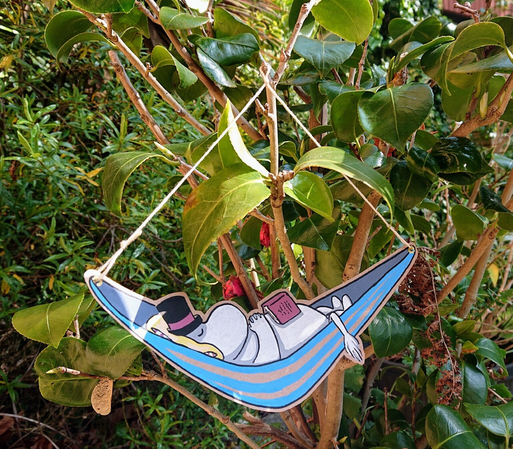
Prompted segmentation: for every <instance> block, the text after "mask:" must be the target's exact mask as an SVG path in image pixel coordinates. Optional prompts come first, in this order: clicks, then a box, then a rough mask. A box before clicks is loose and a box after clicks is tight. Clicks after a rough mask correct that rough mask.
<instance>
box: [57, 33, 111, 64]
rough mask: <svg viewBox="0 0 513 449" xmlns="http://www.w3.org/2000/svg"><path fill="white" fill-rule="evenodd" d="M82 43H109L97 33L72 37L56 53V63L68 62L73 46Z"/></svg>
mask: <svg viewBox="0 0 513 449" xmlns="http://www.w3.org/2000/svg"><path fill="white" fill-rule="evenodd" d="M84 42H109V41H108V40H107V39H106V38H105V37H104V36H102V35H101V34H98V33H81V34H77V35H75V36H73V37H72V38H71V39H70V40H69V41H67V42H66V43H65V44H64V45H63V46H62V47H61V48H60V49H59V51H58V52H57V56H56V57H55V59H57V61H58V62H66V61H67V60H68V56H69V54H70V52H71V50H72V49H73V46H74V45H76V44H81V43H84Z"/></svg>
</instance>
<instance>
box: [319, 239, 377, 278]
mask: <svg viewBox="0 0 513 449" xmlns="http://www.w3.org/2000/svg"><path fill="white" fill-rule="evenodd" d="M352 245H353V237H351V236H349V235H335V238H334V239H333V243H332V244H331V249H330V251H320V250H317V251H315V260H316V261H317V264H316V265H315V276H316V277H317V279H319V281H321V283H322V284H323V285H324V286H325V287H327V288H334V287H336V286H337V285H340V283H341V282H342V281H343V276H342V275H343V273H344V267H345V265H346V263H347V259H348V257H349V254H350V252H351V247H352ZM368 265H369V259H368V257H367V256H364V259H363V261H362V270H365V269H366V268H367V267H368Z"/></svg>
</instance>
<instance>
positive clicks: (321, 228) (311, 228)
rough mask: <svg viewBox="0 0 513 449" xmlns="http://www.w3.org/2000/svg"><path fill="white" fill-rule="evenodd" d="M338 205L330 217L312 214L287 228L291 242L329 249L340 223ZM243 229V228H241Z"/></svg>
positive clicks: (323, 249) (324, 249)
mask: <svg viewBox="0 0 513 449" xmlns="http://www.w3.org/2000/svg"><path fill="white" fill-rule="evenodd" d="M340 217H341V212H340V205H338V204H337V205H336V206H335V207H334V208H333V214H332V216H331V219H330V220H328V219H326V218H324V217H322V216H321V215H318V214H313V215H312V216H311V217H308V218H307V219H305V220H303V221H300V222H299V223H297V224H296V225H294V226H292V227H291V228H289V229H288V230H287V234H288V236H289V239H290V241H291V242H292V243H296V244H297V245H301V246H307V247H309V248H315V249H319V250H322V251H329V250H330V249H331V245H332V243H333V239H334V238H335V235H336V234H337V231H338V226H339V224H340ZM243 229H244V228H243Z"/></svg>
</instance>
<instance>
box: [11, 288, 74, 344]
mask: <svg viewBox="0 0 513 449" xmlns="http://www.w3.org/2000/svg"><path fill="white" fill-rule="evenodd" d="M83 299H84V294H83V293H80V294H77V295H75V296H71V297H70V298H67V299H63V300H62V301H54V302H51V303H49V304H41V305H39V306H33V307H29V308H28V309H23V310H20V311H19V312H16V313H15V314H14V316H13V317H12V325H13V327H14V328H15V329H16V330H17V331H18V332H19V333H20V334H21V335H23V336H25V337H27V338H30V339H31V340H36V341H40V342H41V343H46V344H49V345H52V346H53V347H55V348H56V347H57V346H59V342H60V341H61V339H62V337H63V336H64V334H65V333H66V331H67V330H68V328H69V326H70V324H71V323H72V321H73V320H74V319H75V316H76V315H77V314H78V310H79V308H80V305H81V304H82V301H83Z"/></svg>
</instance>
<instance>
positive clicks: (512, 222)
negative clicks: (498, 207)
mask: <svg viewBox="0 0 513 449" xmlns="http://www.w3.org/2000/svg"><path fill="white" fill-rule="evenodd" d="M497 224H498V225H499V227H500V228H502V229H506V230H507V231H513V215H512V214H511V213H510V212H508V213H507V214H506V213H501V212H499V221H498V223H497Z"/></svg>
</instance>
